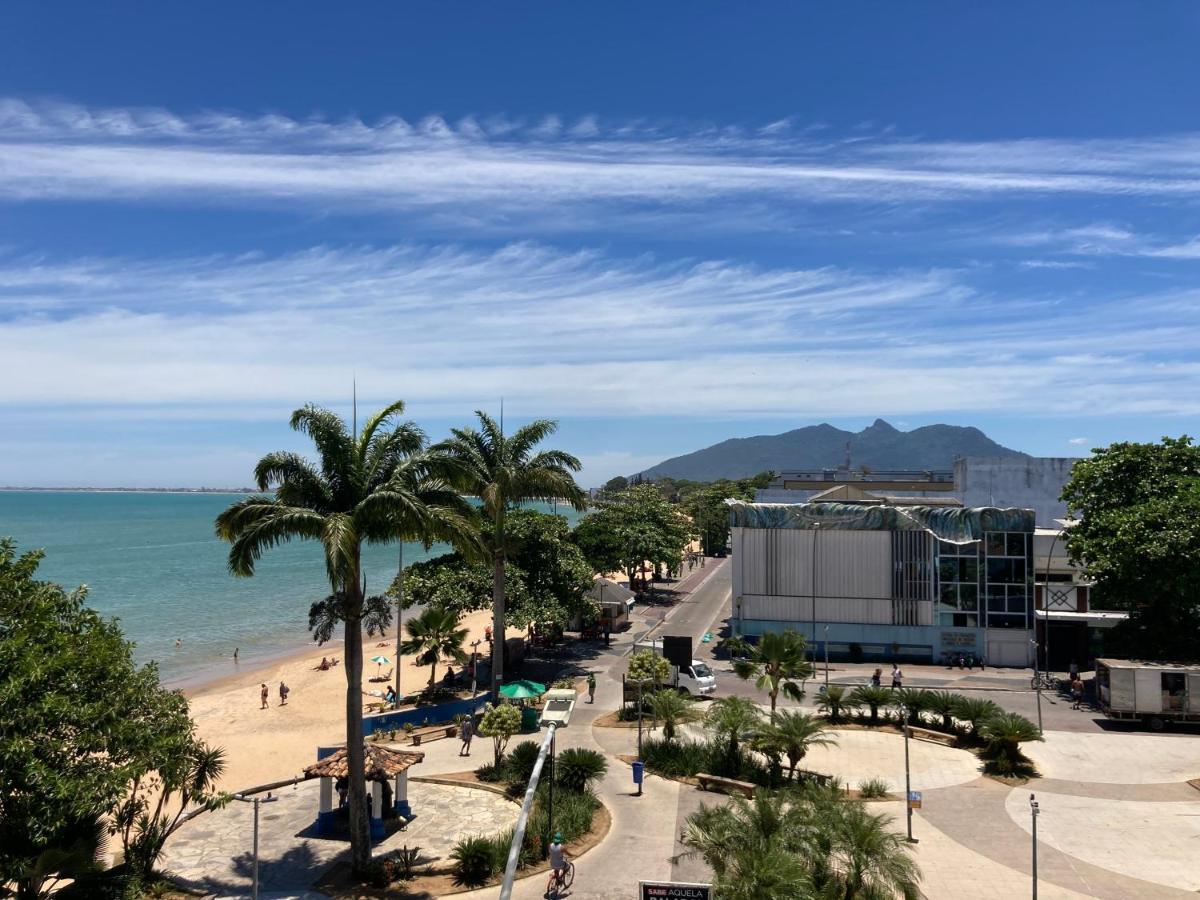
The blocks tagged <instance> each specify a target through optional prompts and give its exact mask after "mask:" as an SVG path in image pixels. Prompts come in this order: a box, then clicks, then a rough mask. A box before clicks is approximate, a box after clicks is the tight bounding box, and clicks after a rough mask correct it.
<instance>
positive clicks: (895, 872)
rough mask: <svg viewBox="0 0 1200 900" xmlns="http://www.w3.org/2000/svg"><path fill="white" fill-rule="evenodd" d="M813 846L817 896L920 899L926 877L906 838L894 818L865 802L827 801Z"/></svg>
mask: <svg viewBox="0 0 1200 900" xmlns="http://www.w3.org/2000/svg"><path fill="white" fill-rule="evenodd" d="M815 817H816V827H815V828H813V829H812V830H811V832H810V834H811V835H812V838H813V839H812V840H811V842H810V843H809V844H808V848H809V852H810V853H812V856H811V857H810V859H811V863H810V865H811V868H812V871H813V882H814V886H815V887H816V888H817V896H820V897H837V898H846V900H850V898H863V900H874V898H878V900H885V898H893V897H902V898H904V900H918V898H920V897H921V896H922V895H921V890H920V882H921V873H920V870H919V869H918V868H917V865H916V863H915V862H913V859H912V857H911V855H910V852H911V848H910V845H909V844H906V843H905V842H904V839H903V838H902V837H901V836H900V835H899V834H896V833H895V832H893V831H891V830H890V829H889V828H888V824H889V822H890V817H889V816H888V815H887V814H886V813H880V814H878V815H876V814H872V813H870V812H867V808H866V806H865V805H864V804H862V803H859V802H841V803H839V802H837V801H836V800H829V801H822V802H819V803H817V804H816V806H815Z"/></svg>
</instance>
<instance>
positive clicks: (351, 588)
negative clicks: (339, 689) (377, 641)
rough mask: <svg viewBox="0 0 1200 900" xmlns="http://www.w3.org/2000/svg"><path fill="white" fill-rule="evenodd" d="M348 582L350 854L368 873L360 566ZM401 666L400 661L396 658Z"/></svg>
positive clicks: (359, 872) (363, 872)
mask: <svg viewBox="0 0 1200 900" xmlns="http://www.w3.org/2000/svg"><path fill="white" fill-rule="evenodd" d="M347 582H348V583H347V584H346V593H347V597H346V606H347V609H346V642H345V643H346V648H345V657H346V757H347V759H346V761H347V763H348V764H349V771H348V772H347V782H348V785H347V786H348V792H347V793H348V798H347V799H348V801H349V806H350V810H349V812H350V853H351V865H352V866H353V868H354V874H355V875H356V876H359V877H362V876H365V875H366V872H367V868H368V866H369V865H370V863H371V829H370V825H369V823H368V821H367V814H368V811H367V780H366V777H365V775H364V772H363V767H364V765H365V760H364V753H363V713H362V674H363V643H362V620H361V616H362V589H361V588H360V587H359V584H358V567H357V566H355V572H354V575H353V576H351V578H350V579H347ZM397 665H399V661H397Z"/></svg>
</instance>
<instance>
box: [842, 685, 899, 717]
mask: <svg viewBox="0 0 1200 900" xmlns="http://www.w3.org/2000/svg"><path fill="white" fill-rule="evenodd" d="M850 699H851V700H853V701H855V702H856V703H858V705H859V706H860V707H862V706H865V707H867V708H868V709H869V710H870V711H871V724H872V725H877V724H878V723H879V707H881V706H888V705H890V704H891V702H892V700H893V699H894V697H893V692H892V690H891V689H890V688H885V687H883V686H882V685H877V684H860V685H859V686H858V687H856V688H855V689H854V690H852V691H851V692H850Z"/></svg>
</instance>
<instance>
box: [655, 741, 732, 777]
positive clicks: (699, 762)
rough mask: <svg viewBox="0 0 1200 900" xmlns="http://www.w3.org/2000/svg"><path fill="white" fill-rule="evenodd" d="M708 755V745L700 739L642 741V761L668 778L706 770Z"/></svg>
mask: <svg viewBox="0 0 1200 900" xmlns="http://www.w3.org/2000/svg"><path fill="white" fill-rule="evenodd" d="M708 756H709V753H708V745H707V744H704V743H700V742H698V741H667V740H663V739H662V738H647V739H646V740H644V741H642V761H643V762H644V763H645V764H646V768H647V769H649V770H650V771H652V772H656V773H657V774H659V775H664V776H666V777H667V778H681V777H684V776H689V775H695V774H696V773H697V772H703V771H705V766H707V765H708ZM713 774H716V773H713Z"/></svg>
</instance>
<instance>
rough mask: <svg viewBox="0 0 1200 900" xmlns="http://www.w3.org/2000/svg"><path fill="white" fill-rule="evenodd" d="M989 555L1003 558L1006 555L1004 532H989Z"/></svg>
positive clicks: (987, 542)
mask: <svg viewBox="0 0 1200 900" xmlns="http://www.w3.org/2000/svg"><path fill="white" fill-rule="evenodd" d="M986 544H987V555H988V556H1003V555H1004V549H1005V545H1004V532H1003V531H989V532H988V533H987V541H986Z"/></svg>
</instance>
